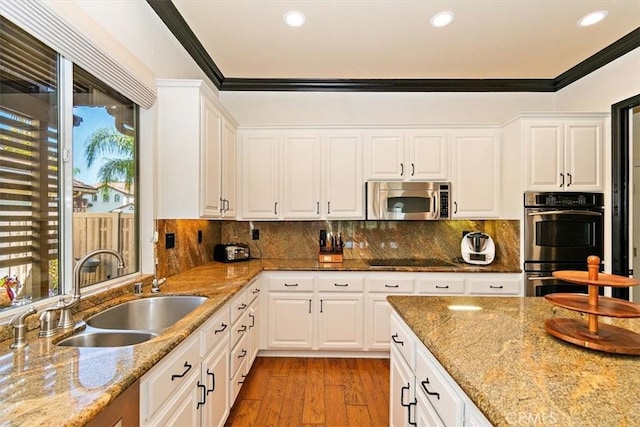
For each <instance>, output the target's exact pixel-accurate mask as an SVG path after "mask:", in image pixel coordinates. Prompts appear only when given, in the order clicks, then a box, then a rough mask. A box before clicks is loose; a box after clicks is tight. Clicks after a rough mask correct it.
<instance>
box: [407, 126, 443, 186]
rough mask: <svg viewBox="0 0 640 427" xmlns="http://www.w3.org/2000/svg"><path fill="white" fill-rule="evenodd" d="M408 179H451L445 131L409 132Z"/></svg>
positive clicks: (417, 130)
mask: <svg viewBox="0 0 640 427" xmlns="http://www.w3.org/2000/svg"><path fill="white" fill-rule="evenodd" d="M407 142H408V144H407V162H408V165H407V167H408V170H407V174H408V179H409V180H420V181H446V180H448V179H449V140H448V132H447V131H446V130H443V129H414V130H411V131H409V132H407Z"/></svg>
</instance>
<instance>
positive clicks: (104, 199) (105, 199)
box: [102, 190, 109, 203]
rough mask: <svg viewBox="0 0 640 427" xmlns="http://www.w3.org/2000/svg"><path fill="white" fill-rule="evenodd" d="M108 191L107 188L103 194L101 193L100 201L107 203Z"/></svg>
mask: <svg viewBox="0 0 640 427" xmlns="http://www.w3.org/2000/svg"><path fill="white" fill-rule="evenodd" d="M108 191H109V190H105V194H103V195H102V201H103V202H104V203H109V193H108Z"/></svg>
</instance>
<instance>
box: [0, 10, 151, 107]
mask: <svg viewBox="0 0 640 427" xmlns="http://www.w3.org/2000/svg"><path fill="white" fill-rule="evenodd" d="M0 14H2V15H3V16H4V17H5V18H7V19H9V20H10V21H12V22H13V23H15V24H16V25H18V26H20V27H21V28H23V29H24V30H25V31H27V32H29V33H30V34H32V35H33V36H34V37H36V38H38V39H39V40H41V41H42V42H43V43H45V44H47V45H48V46H50V47H51V48H52V49H54V50H56V51H57V52H59V53H60V54H61V55H62V56H64V57H65V58H67V59H69V60H71V61H72V62H74V63H76V64H77V65H79V66H81V67H82V68H84V69H85V70H86V71H88V72H89V73H91V74H93V75H94V76H95V77H97V78H99V79H100V80H102V81H104V82H105V83H107V84H109V85H110V86H112V87H113V88H114V89H116V90H117V91H119V92H120V93H121V94H122V95H124V96H126V97H128V98H129V99H130V100H132V101H133V102H135V103H136V104H138V105H139V106H141V107H142V108H150V107H151V106H152V105H153V104H154V102H155V100H156V92H155V88H153V89H152V88H150V87H148V85H147V84H145V83H144V82H143V81H142V79H139V78H137V77H136V76H135V75H134V74H133V73H131V72H130V71H129V70H127V69H126V68H125V67H124V66H122V65H121V64H119V63H118V62H117V61H115V60H114V59H113V58H112V57H111V56H109V54H108V53H106V52H104V51H103V50H101V49H100V48H99V47H98V46H96V44H95V43H93V42H92V41H91V40H90V39H88V38H87V37H86V36H85V35H83V34H82V33H80V32H79V31H77V30H76V29H75V28H73V27H72V26H71V25H69V24H68V23H67V22H66V21H65V20H64V19H62V18H61V17H60V16H58V15H57V14H56V13H54V12H53V11H52V10H51V9H50V8H49V7H48V6H46V5H44V4H43V3H41V2H40V1H37V0H0Z"/></svg>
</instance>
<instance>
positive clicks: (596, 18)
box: [578, 10, 608, 27]
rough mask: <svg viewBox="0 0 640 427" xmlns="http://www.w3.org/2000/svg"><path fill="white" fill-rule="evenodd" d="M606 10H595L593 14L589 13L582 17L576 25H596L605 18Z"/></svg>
mask: <svg viewBox="0 0 640 427" xmlns="http://www.w3.org/2000/svg"><path fill="white" fill-rule="evenodd" d="M607 13H608V12H607V11H606V10H596V11H595V12H591V13H589V14H588V15H585V16H583V17H582V18H580V20H579V21H578V25H579V26H581V27H588V26H589V25H593V24H597V23H598V22H600V21H602V20H603V19H604V18H606V17H607Z"/></svg>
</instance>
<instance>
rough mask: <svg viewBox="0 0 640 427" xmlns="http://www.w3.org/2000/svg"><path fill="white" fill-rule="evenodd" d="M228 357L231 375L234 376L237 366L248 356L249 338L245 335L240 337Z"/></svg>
mask: <svg viewBox="0 0 640 427" xmlns="http://www.w3.org/2000/svg"><path fill="white" fill-rule="evenodd" d="M229 357H230V358H231V360H230V361H229V366H230V372H231V376H234V375H235V374H236V372H237V371H238V368H240V366H241V365H242V364H243V363H244V361H245V360H247V359H248V358H249V339H248V337H247V336H246V335H245V336H243V337H242V339H241V340H240V342H239V343H238V345H237V346H236V347H235V348H234V349H233V350H232V351H231V354H230V356H229Z"/></svg>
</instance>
